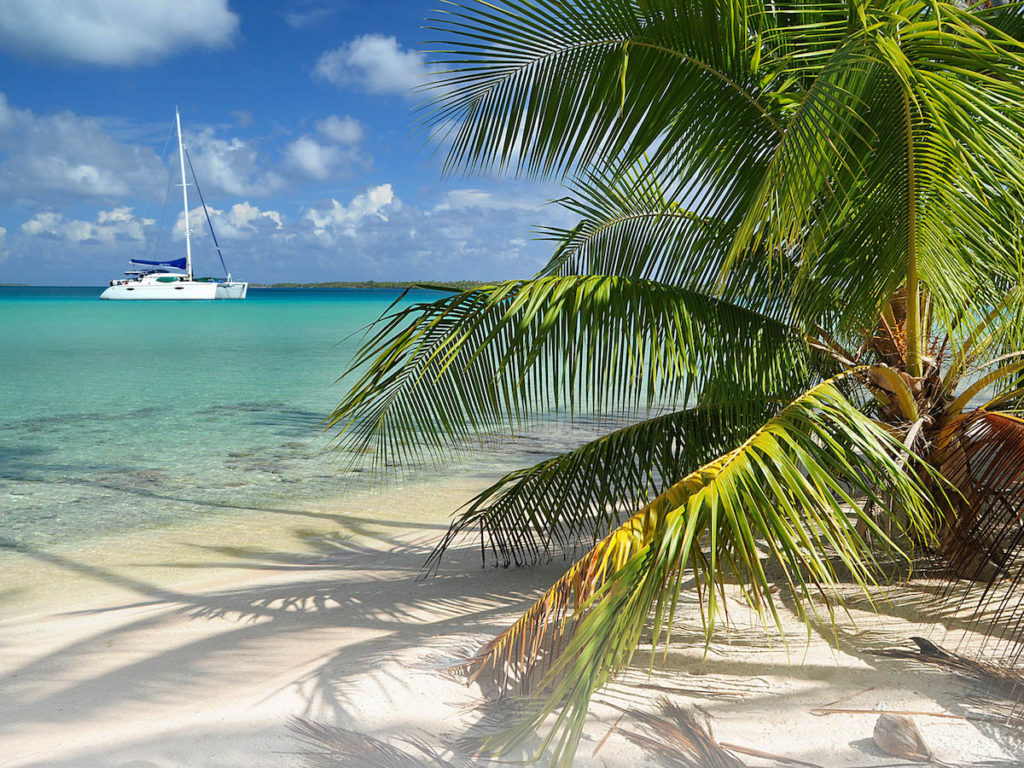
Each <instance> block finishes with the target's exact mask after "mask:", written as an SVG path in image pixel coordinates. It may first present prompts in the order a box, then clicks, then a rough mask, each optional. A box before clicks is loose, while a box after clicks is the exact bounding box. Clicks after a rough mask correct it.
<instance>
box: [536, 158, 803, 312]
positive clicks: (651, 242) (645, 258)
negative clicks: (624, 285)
mask: <svg viewBox="0 0 1024 768" xmlns="http://www.w3.org/2000/svg"><path fill="white" fill-rule="evenodd" d="M571 193H572V194H571V195H569V196H567V197H565V198H562V199H561V200H559V201H558V202H559V203H560V204H561V205H562V207H563V208H565V209H566V210H568V211H570V212H571V213H573V214H574V215H575V216H577V217H579V222H578V223H577V224H576V225H575V226H574V227H572V228H570V229H566V228H553V227H552V228H547V229H543V230H541V235H542V236H543V237H544V238H545V239H548V240H551V241H553V242H554V243H555V244H556V248H555V252H554V254H553V256H552V257H551V260H550V261H549V262H548V264H547V265H546V266H545V267H544V269H543V270H542V271H541V272H540V274H541V275H581V274H598V275H621V276H625V277H631V278H634V279H638V280H653V281H656V282H659V283H665V284H668V285H674V286H678V287H680V288H688V289H690V290H696V291H700V292H702V293H707V294H709V295H714V296H717V297H719V298H721V299H723V300H725V301H729V302H732V303H736V304H739V305H741V306H745V307H748V308H750V309H755V310H757V311H759V312H761V313H762V314H765V315H768V316H770V317H773V318H775V319H778V320H780V321H786V320H788V318H789V317H790V316H791V314H792V312H791V305H792V300H791V292H792V279H793V274H794V272H795V270H794V269H793V268H792V267H793V266H794V265H784V264H779V263H778V262H775V263H770V262H769V261H768V260H767V259H766V258H765V257H764V253H763V252H758V253H751V254H750V255H749V257H748V258H745V259H744V260H743V263H742V266H741V267H737V268H734V269H733V270H731V271H730V273H729V274H728V278H727V281H726V283H725V284H724V285H721V284H719V278H720V277H721V276H722V274H723V271H724V268H725V264H726V259H727V256H728V253H729V247H730V244H731V242H732V238H733V231H734V229H735V227H734V226H733V225H732V224H730V223H729V222H727V221H721V220H718V219H714V218H708V217H706V216H701V215H699V214H698V213H696V212H694V211H692V210H689V209H688V208H686V206H685V205H684V204H683V203H682V202H681V200H683V199H685V198H687V197H691V198H692V197H693V196H692V195H688V193H687V190H686V189H677V188H673V184H672V177H671V176H669V175H667V174H666V172H665V170H664V168H658V167H656V166H654V165H653V164H652V163H651V162H650V161H649V160H647V159H645V160H643V161H641V162H639V163H636V164H634V165H633V166H631V167H630V168H626V169H621V168H618V167H617V166H616V167H613V168H611V169H608V170H605V171H603V172H600V173H599V172H597V171H594V170H591V171H588V172H586V173H584V174H582V175H581V176H580V178H578V179H577V180H576V181H575V182H574V183H573V184H572V186H571Z"/></svg>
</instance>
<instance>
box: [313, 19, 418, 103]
mask: <svg viewBox="0 0 1024 768" xmlns="http://www.w3.org/2000/svg"><path fill="white" fill-rule="evenodd" d="M429 71H430V68H429V67H428V65H427V63H426V60H425V59H424V57H423V54H422V53H420V52H419V51H408V50H404V49H403V48H402V46H400V45H399V44H398V40H396V39H395V38H394V37H391V36H387V37H386V36H384V35H380V34H369V35H363V36H362V37H357V38H356V39H355V40H352V41H351V42H349V43H347V44H345V45H343V46H342V47H341V48H336V49H335V50H333V51H325V52H324V53H323V54H321V56H320V58H319V60H318V61H317V63H316V66H315V67H314V69H313V72H314V74H315V75H316V76H317V77H321V78H323V79H324V80H326V81H327V82H329V83H331V84H333V85H336V86H338V87H345V86H350V85H354V86H356V87H358V88H361V89H362V90H364V91H367V92H368V93H380V94H385V93H392V94H398V95H400V96H409V95H410V94H411V92H412V91H413V89H415V88H416V87H418V86H421V85H423V84H424V83H425V82H426V75H427V74H428V72H429Z"/></svg>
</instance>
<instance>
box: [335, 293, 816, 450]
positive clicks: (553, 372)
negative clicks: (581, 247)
mask: <svg viewBox="0 0 1024 768" xmlns="http://www.w3.org/2000/svg"><path fill="white" fill-rule="evenodd" d="M806 356H807V353H806V347H805V345H804V342H803V340H802V339H801V338H799V337H798V336H796V335H795V334H794V333H793V332H792V331H791V330H790V329H789V328H788V327H787V326H785V325H783V324H781V323H778V322H774V321H771V320H770V319H768V318H765V317H763V316H762V315H759V314H758V313H756V312H751V311H750V310H745V309H742V308H741V307H737V306H735V305H730V304H728V303H726V302H722V301H718V300H715V299H711V298H709V297H707V296H705V295H701V294H699V293H695V292H693V291H686V290H683V289H678V288H673V287H670V286H664V285H660V284H658V283H653V282H649V281H639V280H631V279H628V278H622V277H604V276H590V277H547V278H538V279H535V280H530V281H512V282H507V283H502V284H499V285H495V286H489V287H485V288H481V289H478V290H472V291H466V292H463V293H459V294H456V295H454V296H451V297H446V298H443V299H440V300H438V301H436V302H433V303H430V304H420V305H415V306H413V307H410V308H406V309H402V310H399V311H397V312H395V313H394V314H392V315H391V316H389V317H388V318H386V320H385V321H384V322H383V323H382V324H381V325H380V326H379V328H378V330H377V331H376V333H375V335H373V336H372V337H371V338H370V340H369V341H368V342H367V343H366V344H365V345H364V347H363V348H362V349H361V350H360V352H359V353H358V354H357V356H356V358H355V360H354V362H353V364H352V366H351V367H350V369H349V372H348V373H347V374H346V375H352V376H353V378H355V377H358V378H357V379H356V381H355V383H354V384H353V385H352V388H351V389H350V391H349V393H348V395H347V396H346V397H345V399H344V400H343V401H342V403H341V404H340V405H339V406H338V407H337V408H336V409H335V410H334V412H333V413H332V414H331V416H330V419H329V421H328V428H334V427H337V428H339V429H340V434H341V438H342V440H344V441H347V444H348V445H351V446H352V447H353V448H354V449H355V451H356V452H357V453H359V452H362V451H365V450H367V449H372V450H373V451H374V457H375V459H376V460H377V461H378V462H380V463H388V464H394V463H401V462H403V461H406V460H408V459H410V458H413V457H415V456H417V455H419V454H421V453H425V452H432V453H433V454H434V455H435V456H443V455H447V453H446V452H447V451H449V450H451V449H452V447H453V446H458V445H459V444H460V442H461V441H463V440H465V439H466V438H467V437H469V436H471V435H486V434H488V433H489V432H491V431H492V430H494V429H497V428H502V427H504V428H507V429H513V430H514V429H517V428H519V427H520V426H521V425H523V424H524V423H529V420H530V419H531V418H533V417H534V415H535V414H537V413H538V412H544V411H548V410H551V409H554V410H556V411H559V412H565V411H568V412H569V413H570V414H575V413H580V412H584V411H589V410H595V411H598V412H609V411H610V412H630V411H632V412H637V411H640V410H643V409H645V408H650V407H652V406H654V405H655V404H657V403H666V404H671V403H675V402H679V401H682V402H685V401H686V399H687V396H688V394H689V393H690V392H691V391H695V390H696V389H697V388H699V385H700V383H701V381H702V379H703V378H704V376H705V372H706V371H709V370H714V371H716V372H717V373H718V374H719V375H722V374H723V373H725V372H728V374H729V375H730V376H731V377H732V380H733V381H734V382H735V384H734V386H735V387H737V388H744V387H747V388H751V389H756V390H757V391H761V392H770V391H771V387H772V386H773V383H774V384H776V385H777V384H778V382H783V381H790V380H791V379H792V377H793V374H794V371H800V370H802V368H803V366H805V365H806Z"/></svg>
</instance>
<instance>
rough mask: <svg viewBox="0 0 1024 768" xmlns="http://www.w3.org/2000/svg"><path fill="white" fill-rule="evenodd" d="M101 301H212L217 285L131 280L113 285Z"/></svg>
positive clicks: (101, 296) (104, 293)
mask: <svg viewBox="0 0 1024 768" xmlns="http://www.w3.org/2000/svg"><path fill="white" fill-rule="evenodd" d="M100 298H101V299H120V300H129V301H153V300H166V301H185V300H189V299H191V300H193V301H203V300H205V301H212V300H213V299H216V298H217V283H197V282H189V281H187V280H180V281H178V282H176V283H150V282H140V281H135V280H130V281H128V282H126V283H121V284H120V285H112V286H110V287H109V288H107V289H106V290H105V291H103V293H101V294H100Z"/></svg>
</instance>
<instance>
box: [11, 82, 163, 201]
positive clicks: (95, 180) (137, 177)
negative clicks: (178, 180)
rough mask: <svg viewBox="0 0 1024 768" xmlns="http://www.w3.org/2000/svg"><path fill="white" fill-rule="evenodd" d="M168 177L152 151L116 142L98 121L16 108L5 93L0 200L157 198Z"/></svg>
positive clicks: (70, 114)
mask: <svg viewBox="0 0 1024 768" xmlns="http://www.w3.org/2000/svg"><path fill="white" fill-rule="evenodd" d="M163 178H165V176H164V172H163V166H162V165H161V164H160V158H159V157H157V155H156V152H154V151H153V150H152V149H150V148H149V147H142V146H135V145H131V144H124V143H122V142H119V141H116V140H115V139H113V138H112V137H111V136H110V135H109V134H108V133H107V132H106V131H105V130H104V129H103V127H102V126H101V125H100V124H99V123H98V122H97V121H96V120H93V119H91V118H86V117H80V116H78V115H75V114H73V113H71V112H66V111H65V112H58V113H56V114H53V115H45V116H41V115H36V114H34V113H33V112H32V111H31V110H28V109H17V108H15V107H13V106H11V105H10V104H9V103H8V101H7V98H6V96H4V94H2V93H0V202H21V203H25V204H30V205H31V204H40V203H42V204H53V203H54V202H57V201H60V200H62V199H99V200H110V201H114V200H117V199H123V198H124V197H125V196H127V195H128V194H129V193H132V194H134V195H140V196H155V195H157V194H158V191H159V190H158V189H157V187H158V186H159V187H162V184H159V185H157V184H156V183H155V180H156V179H163Z"/></svg>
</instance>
